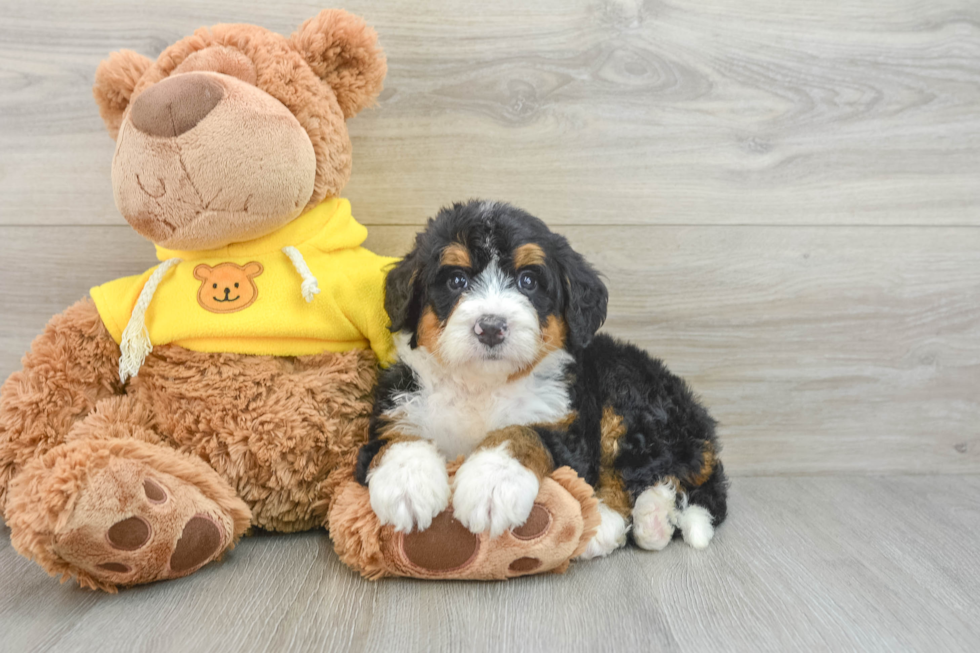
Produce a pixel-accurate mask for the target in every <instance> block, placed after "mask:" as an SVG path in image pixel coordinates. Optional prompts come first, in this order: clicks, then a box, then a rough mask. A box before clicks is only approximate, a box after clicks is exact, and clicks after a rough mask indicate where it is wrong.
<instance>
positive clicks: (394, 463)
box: [367, 441, 450, 533]
mask: <svg viewBox="0 0 980 653" xmlns="http://www.w3.org/2000/svg"><path fill="white" fill-rule="evenodd" d="M367 482H368V491H369V494H370V496H371V508H372V509H373V510H374V513H375V514H376V515H377V516H378V519H379V520H381V523H382V524H391V525H393V526H394V527H395V530H396V531H400V532H406V533H407V532H410V531H411V530H412V528H413V527H414V526H416V525H417V526H418V529H419V530H420V531H424V530H425V529H426V528H428V527H429V525H430V524H431V523H432V518H433V517H435V516H436V515H438V514H439V513H441V512H442V511H443V510H445V509H446V506H448V505H449V495H450V489H449V475H448V474H447V473H446V461H445V460H444V459H443V457H442V456H441V455H439V451H438V450H437V449H436V448H435V446H434V445H433V444H432V443H431V442H424V441H412V442H398V443H395V444H393V445H391V446H390V447H388V450H387V451H385V452H384V454H383V457H382V458H381V462H380V463H379V464H378V465H377V466H376V467H375V468H374V469H372V470H370V471H369V472H368V474H367Z"/></svg>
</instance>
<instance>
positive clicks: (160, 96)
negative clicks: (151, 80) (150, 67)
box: [129, 73, 225, 138]
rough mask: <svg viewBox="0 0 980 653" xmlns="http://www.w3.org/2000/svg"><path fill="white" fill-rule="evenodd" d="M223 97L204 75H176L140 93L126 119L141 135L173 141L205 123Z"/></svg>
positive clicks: (213, 81) (213, 82) (219, 85)
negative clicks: (200, 123) (131, 122)
mask: <svg viewBox="0 0 980 653" xmlns="http://www.w3.org/2000/svg"><path fill="white" fill-rule="evenodd" d="M224 94H225V91H224V89H223V88H222V87H221V84H219V83H218V82H216V81H215V80H213V79H211V78H210V77H208V76H207V75H202V74H200V73H196V74H195V73H184V74H181V75H175V76H173V77H169V78H167V79H165V80H163V81H162V82H159V83H157V84H154V85H153V86H151V87H150V88H148V89H146V90H145V91H143V92H142V93H140V94H139V96H137V98H136V100H134V101H133V106H132V108H131V109H130V111H129V117H130V119H131V120H132V121H133V126H134V127H136V129H138V130H140V131H141V132H144V133H146V134H149V135H150V136H163V137H169V138H172V137H174V136H180V135H181V134H183V133H184V132H187V131H190V130H191V129H193V128H194V126H195V125H197V123H199V122H201V121H202V120H204V117H205V116H207V115H208V114H209V113H211V109H213V108H215V107H216V106H217V105H218V102H221V98H222V97H224Z"/></svg>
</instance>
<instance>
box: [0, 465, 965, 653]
mask: <svg viewBox="0 0 980 653" xmlns="http://www.w3.org/2000/svg"><path fill="white" fill-rule="evenodd" d="M978 497H980V477H976V476H969V477H966V476H963V477H951V476H946V477H879V478H865V479H856V478H806V479H802V478H800V479H790V478H758V479H739V480H737V481H736V482H735V484H734V485H733V487H732V501H731V506H732V511H731V519H730V521H729V522H727V523H726V524H724V525H723V526H722V527H721V528H720V529H719V531H718V534H717V536H716V538H715V540H714V542H713V543H712V544H711V546H710V547H709V548H708V549H707V550H705V551H695V550H693V549H691V548H689V547H687V546H685V545H684V544H682V543H680V542H676V541H675V542H674V543H672V544H671V545H670V546H668V547H667V548H666V549H665V550H664V551H662V552H660V553H652V552H645V551H641V550H638V549H632V548H631V549H626V550H623V551H619V552H617V553H616V554H614V555H613V556H612V557H610V558H607V559H605V560H597V561H592V562H589V563H580V564H575V565H573V566H572V568H571V569H570V570H569V572H568V573H567V574H565V575H564V576H544V577H537V578H528V579H522V580H515V581H508V582H506V583H465V582H455V583H454V582H439V581H412V580H386V581H380V582H377V583H371V582H368V581H364V580H361V579H360V578H359V577H357V576H356V575H355V574H354V573H353V572H351V571H350V570H348V569H346V568H345V567H344V566H343V565H342V564H341V563H340V562H339V561H338V560H337V557H336V556H335V555H334V553H333V551H332V549H331V547H330V541H329V539H328V537H327V536H326V534H324V533H323V532H311V533H305V534H299V535H282V536H269V535H260V536H257V537H253V538H247V539H245V540H243V541H242V543H241V544H240V545H239V546H238V548H236V549H235V550H234V551H233V552H231V553H230V554H229V555H228V556H226V558H225V560H224V561H223V562H222V563H219V564H216V565H212V566H210V567H208V568H206V569H204V570H202V571H201V572H198V573H197V574H194V575H193V576H191V577H189V578H186V579H184V580H180V581H173V582H165V583H158V584H155V585H150V586H144V587H140V588H136V589H133V590H128V591H124V592H122V593H120V594H119V595H116V596H110V595H105V594H98V593H94V592H89V591H85V590H81V589H78V588H77V586H75V585H74V584H70V583H69V584H66V585H59V584H58V583H57V582H56V581H55V580H54V579H51V578H49V577H47V576H46V575H45V574H44V572H43V571H41V569H40V568H39V567H37V566H35V565H34V564H32V563H30V562H28V561H27V560H26V559H23V558H21V557H19V556H17V555H16V554H15V553H14V551H13V550H12V549H11V548H10V545H9V538H8V537H6V533H5V532H4V531H3V530H0V536H2V537H0V576H2V578H3V579H4V586H3V587H4V591H3V592H0V623H2V624H3V632H2V635H0V637H2V639H0V648H2V649H3V650H5V651H18V652H23V653H26V652H28V651H47V650H57V651H90V650H93V649H96V648H97V649H98V650H104V651H114V650H153V651H187V650H233V651H243V652H245V651H268V650H276V651H310V650H317V651H431V650H440V651H447V652H455V651H460V652H462V651H467V652H469V651H509V652H510V651H513V652H517V651H541V652H547V651H565V652H574V651H588V652H590V653H591V652H592V651H598V650H602V651H705V650H711V651H753V652H755V651H787V650H800V651H829V650H833V651H898V650H901V651H927V652H929V653H934V652H935V651H968V650H975V648H974V645H975V644H976V642H978V641H980V607H978V606H980V604H978V602H977V600H976V596H977V595H976V587H977V586H978V584H980V561H978V558H977V556H976V555H975V551H974V550H975V534H976V532H977V529H978V528H980V499H978Z"/></svg>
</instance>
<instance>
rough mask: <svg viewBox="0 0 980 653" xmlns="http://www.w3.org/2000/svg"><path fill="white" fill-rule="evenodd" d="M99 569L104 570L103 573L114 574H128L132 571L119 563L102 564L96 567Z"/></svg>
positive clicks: (127, 566)
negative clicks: (109, 572)
mask: <svg viewBox="0 0 980 653" xmlns="http://www.w3.org/2000/svg"><path fill="white" fill-rule="evenodd" d="M98 567H99V569H104V570H105V571H111V572H112V573H114V574H128V573H129V572H130V571H132V570H131V569H130V568H129V565H124V564H122V563H121V562H103V563H102V564H101V565H98Z"/></svg>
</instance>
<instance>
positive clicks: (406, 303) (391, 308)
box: [385, 246, 423, 332]
mask: <svg viewBox="0 0 980 653" xmlns="http://www.w3.org/2000/svg"><path fill="white" fill-rule="evenodd" d="M421 261H422V256H421V254H420V253H419V249H418V246H416V248H415V249H413V250H412V251H411V252H410V253H409V254H408V256H406V257H405V258H403V259H402V260H401V261H399V262H398V264H397V265H395V267H393V268H392V269H391V271H390V272H389V273H388V277H387V279H386V280H385V312H387V313H388V317H389V318H391V327H390V328H391V331H392V332H397V331H404V330H406V329H412V330H414V329H415V326H416V325H417V324H418V321H419V317H420V314H421V312H422V290H423V288H422V278H421V277H422V264H421Z"/></svg>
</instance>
